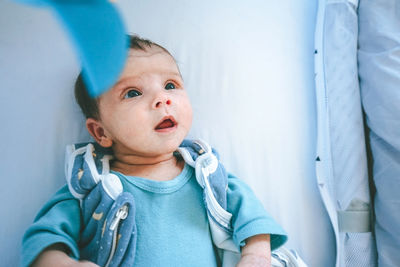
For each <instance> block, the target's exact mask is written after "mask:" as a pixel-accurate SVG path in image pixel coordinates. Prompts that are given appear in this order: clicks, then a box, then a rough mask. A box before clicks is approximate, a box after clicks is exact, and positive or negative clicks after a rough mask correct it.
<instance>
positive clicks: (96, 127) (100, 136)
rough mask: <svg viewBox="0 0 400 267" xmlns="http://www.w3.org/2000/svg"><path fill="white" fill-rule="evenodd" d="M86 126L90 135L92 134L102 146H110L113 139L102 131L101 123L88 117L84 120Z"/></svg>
mask: <svg viewBox="0 0 400 267" xmlns="http://www.w3.org/2000/svg"><path fill="white" fill-rule="evenodd" d="M86 128H87V129H88V131H89V133H90V135H91V136H93V138H94V140H96V142H97V143H98V144H99V145H101V146H102V147H111V146H112V144H113V141H112V139H111V138H110V137H108V136H107V135H106V133H105V131H104V128H103V125H102V124H101V122H99V121H98V120H95V119H93V118H88V119H87V120H86Z"/></svg>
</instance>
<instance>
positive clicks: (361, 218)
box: [337, 199, 372, 233]
mask: <svg viewBox="0 0 400 267" xmlns="http://www.w3.org/2000/svg"><path fill="white" fill-rule="evenodd" d="M337 214H338V223H339V232H347V233H366V232H371V231H372V224H371V209H370V206H369V204H368V203H366V202H363V201H362V200H359V199H353V200H352V201H351V202H350V205H349V207H348V208H347V209H346V210H343V211H341V210H339V211H338V212H337Z"/></svg>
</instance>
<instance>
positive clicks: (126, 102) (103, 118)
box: [99, 46, 192, 157]
mask: <svg viewBox="0 0 400 267" xmlns="http://www.w3.org/2000/svg"><path fill="white" fill-rule="evenodd" d="M99 111H100V123H101V124H102V126H103V129H104V134H105V135H106V136H107V137H108V138H110V139H111V140H112V144H113V149H114V152H119V153H128V154H134V155H136V156H145V157H149V156H157V155H159V154H164V153H172V152H173V151H175V150H176V148H177V147H178V146H179V145H180V143H181V142H182V141H183V139H184V138H185V136H186V135H187V133H188V131H189V129H190V127H191V123H192V108H191V105H190V101H189V98H188V96H187V94H186V91H185V89H184V86H183V80H182V77H181V75H180V72H179V70H178V67H177V65H176V63H175V61H174V59H173V58H172V57H171V56H170V55H169V54H167V53H166V52H165V51H163V50H162V49H161V48H159V47H155V46H153V47H151V48H148V49H147V51H140V50H130V53H129V58H128V61H127V63H126V66H125V69H124V71H123V73H122V75H121V77H120V79H119V81H118V82H117V83H116V85H115V86H114V87H113V88H112V89H111V90H109V91H108V92H107V93H105V94H104V95H102V96H101V97H100V99H99Z"/></svg>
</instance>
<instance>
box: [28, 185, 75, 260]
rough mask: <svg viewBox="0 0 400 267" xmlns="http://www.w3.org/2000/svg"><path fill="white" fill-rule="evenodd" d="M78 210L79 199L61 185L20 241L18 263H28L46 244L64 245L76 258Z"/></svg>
mask: <svg viewBox="0 0 400 267" xmlns="http://www.w3.org/2000/svg"><path fill="white" fill-rule="evenodd" d="M80 228H81V212H80V206H79V201H78V200H76V199H75V198H74V197H73V196H72V195H71V193H70V192H69V190H68V187H67V186H64V187H63V188H61V189H60V190H59V191H58V192H57V193H56V194H55V195H54V196H53V198H52V199H51V200H50V201H48V202H47V203H46V204H45V205H44V206H43V208H42V209H41V210H40V211H39V214H38V215H37V216H36V218H35V220H34V223H33V224H32V225H31V226H30V227H29V228H28V230H27V231H26V232H25V234H24V237H23V240H22V259H21V263H22V264H21V265H22V266H29V265H30V264H31V263H32V262H33V261H34V260H35V259H36V257H37V256H38V255H39V254H40V252H42V251H43V250H44V249H45V248H47V247H48V246H50V245H52V244H55V243H63V244H65V245H66V246H67V247H68V248H69V250H70V251H71V256H72V257H74V258H79V249H78V241H79V233H80Z"/></svg>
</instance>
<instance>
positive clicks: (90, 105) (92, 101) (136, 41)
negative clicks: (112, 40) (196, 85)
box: [75, 35, 172, 120]
mask: <svg viewBox="0 0 400 267" xmlns="http://www.w3.org/2000/svg"><path fill="white" fill-rule="evenodd" d="M128 38H129V48H130V49H133V50H142V51H146V50H147V49H148V48H151V47H152V46H157V47H159V48H161V49H162V50H164V51H165V52H166V53H167V54H169V55H171V54H170V53H169V52H168V50H167V49H165V48H164V47H162V46H161V45H159V44H156V43H154V42H152V41H150V40H147V39H143V38H140V37H139V36H137V35H128ZM171 57H172V55H171ZM75 99H76V102H77V103H78V105H79V106H80V108H81V110H82V112H83V114H84V115H85V117H86V118H93V119H96V120H98V119H99V118H100V113H99V106H98V98H92V97H90V96H89V94H88V90H87V86H86V85H85V82H84V81H83V77H82V71H81V73H79V75H78V78H76V82H75Z"/></svg>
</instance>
